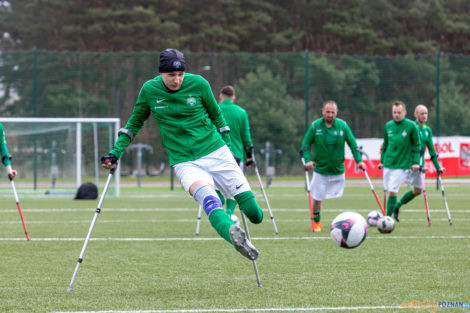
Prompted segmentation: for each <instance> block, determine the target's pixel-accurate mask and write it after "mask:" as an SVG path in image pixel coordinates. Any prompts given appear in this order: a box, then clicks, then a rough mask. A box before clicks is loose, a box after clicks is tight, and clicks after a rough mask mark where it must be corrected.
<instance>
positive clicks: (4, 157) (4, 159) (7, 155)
mask: <svg viewBox="0 0 470 313" xmlns="http://www.w3.org/2000/svg"><path fill="white" fill-rule="evenodd" d="M6 160H11V154H9V153H8V154H6V155H4V156H3V157H2V163H3V165H6V164H5V161H6Z"/></svg>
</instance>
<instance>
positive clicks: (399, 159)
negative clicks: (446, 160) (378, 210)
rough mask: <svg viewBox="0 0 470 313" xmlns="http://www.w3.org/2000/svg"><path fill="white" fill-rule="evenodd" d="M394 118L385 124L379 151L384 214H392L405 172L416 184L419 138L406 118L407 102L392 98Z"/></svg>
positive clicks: (414, 126) (414, 125)
mask: <svg viewBox="0 0 470 313" xmlns="http://www.w3.org/2000/svg"><path fill="white" fill-rule="evenodd" d="M392 114H393V120H391V121H389V122H387V124H385V129H384V141H383V144H382V154H381V156H380V164H379V166H378V168H379V170H381V169H383V170H384V173H383V184H384V189H385V190H387V191H388V192H389V196H388V201H387V215H388V216H392V213H393V212H394V209H395V204H396V203H397V194H398V191H399V190H400V185H401V183H402V182H403V181H404V180H405V178H406V176H407V175H408V174H407V173H409V172H415V173H414V174H409V175H411V176H412V177H413V182H412V184H413V185H414V186H415V185H418V180H421V177H420V176H419V156H420V139H419V134H418V128H417V127H416V124H415V123H414V122H413V121H411V120H409V119H407V118H406V106H405V104H404V103H403V102H401V101H395V102H394V103H393V107H392Z"/></svg>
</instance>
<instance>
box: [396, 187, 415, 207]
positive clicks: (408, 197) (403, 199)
mask: <svg viewBox="0 0 470 313" xmlns="http://www.w3.org/2000/svg"><path fill="white" fill-rule="evenodd" d="M415 197H416V195H415V194H414V193H413V190H408V192H407V193H405V194H404V195H403V197H401V199H400V201H398V202H397V204H396V205H395V209H397V210H399V209H400V207H401V206H402V205H403V204H407V203H408V202H410V201H411V200H413V199H414V198H415Z"/></svg>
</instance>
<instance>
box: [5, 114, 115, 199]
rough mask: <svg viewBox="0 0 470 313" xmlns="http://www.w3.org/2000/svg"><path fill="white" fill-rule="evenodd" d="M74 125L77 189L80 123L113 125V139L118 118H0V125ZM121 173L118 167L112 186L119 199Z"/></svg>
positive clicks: (79, 162)
mask: <svg viewBox="0 0 470 313" xmlns="http://www.w3.org/2000/svg"><path fill="white" fill-rule="evenodd" d="M3 122H5V123H75V124H76V126H77V127H76V158H75V162H76V174H77V180H76V184H77V188H78V187H80V185H81V184H82V180H81V170H82V136H81V130H82V123H113V124H114V138H117V136H118V131H119V128H120V127H121V119H119V118H94V117H90V118H65V117H64V118H60V117H57V118H53V117H0V123H3ZM7 134H8V130H7ZM120 178H121V171H120V168H119V166H118V168H117V169H116V172H115V173H114V186H115V192H116V197H119V194H120V192H119V186H120V180H121V179H120Z"/></svg>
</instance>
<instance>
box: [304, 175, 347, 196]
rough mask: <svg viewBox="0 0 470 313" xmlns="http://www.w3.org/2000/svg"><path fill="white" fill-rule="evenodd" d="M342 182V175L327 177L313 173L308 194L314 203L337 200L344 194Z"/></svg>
mask: <svg viewBox="0 0 470 313" xmlns="http://www.w3.org/2000/svg"><path fill="white" fill-rule="evenodd" d="M344 181H345V176H344V174H339V175H328V176H327V175H322V174H319V173H317V172H313V179H312V183H311V184H310V187H309V188H310V193H311V194H312V197H313V199H315V200H316V201H322V200H323V199H332V198H339V197H341V196H342V195H343V192H344Z"/></svg>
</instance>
